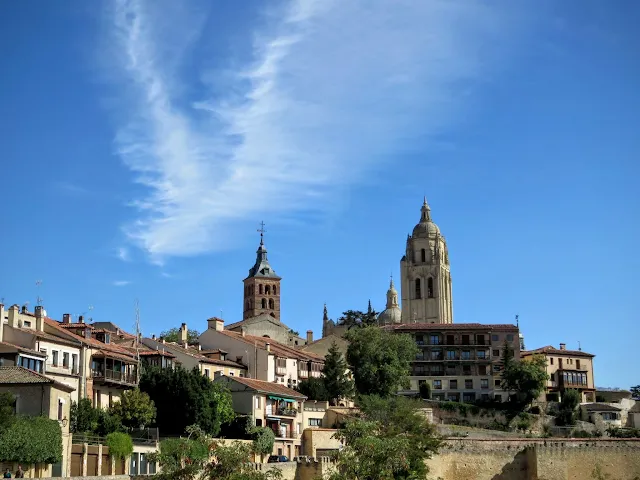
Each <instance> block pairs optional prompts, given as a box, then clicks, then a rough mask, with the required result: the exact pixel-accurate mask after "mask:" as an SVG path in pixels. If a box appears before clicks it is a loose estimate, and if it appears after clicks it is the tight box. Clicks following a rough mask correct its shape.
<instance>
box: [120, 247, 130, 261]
mask: <svg viewBox="0 0 640 480" xmlns="http://www.w3.org/2000/svg"><path fill="white" fill-rule="evenodd" d="M116 256H117V257H118V258H119V259H120V260H122V261H123V262H128V261H129V260H131V254H130V253H129V249H128V248H127V247H119V248H118V249H117V250H116Z"/></svg>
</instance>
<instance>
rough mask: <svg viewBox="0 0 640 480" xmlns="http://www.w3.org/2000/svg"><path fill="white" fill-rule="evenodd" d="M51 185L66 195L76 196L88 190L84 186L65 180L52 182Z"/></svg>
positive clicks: (85, 193)
mask: <svg viewBox="0 0 640 480" xmlns="http://www.w3.org/2000/svg"><path fill="white" fill-rule="evenodd" d="M53 187H54V188H55V189H56V190H58V191H60V192H63V193H66V194H68V195H75V196H78V195H88V194H89V190H87V189H86V188H85V187H83V186H81V185H77V184H75V183H71V182H66V181H58V182H53Z"/></svg>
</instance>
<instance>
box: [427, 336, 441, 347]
mask: <svg viewBox="0 0 640 480" xmlns="http://www.w3.org/2000/svg"><path fill="white" fill-rule="evenodd" d="M429 342H430V343H431V345H440V337H439V336H438V335H430V336H429Z"/></svg>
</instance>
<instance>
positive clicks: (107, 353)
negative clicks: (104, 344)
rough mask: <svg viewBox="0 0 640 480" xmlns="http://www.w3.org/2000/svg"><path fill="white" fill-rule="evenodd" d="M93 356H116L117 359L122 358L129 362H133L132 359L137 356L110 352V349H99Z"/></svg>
mask: <svg viewBox="0 0 640 480" xmlns="http://www.w3.org/2000/svg"><path fill="white" fill-rule="evenodd" d="M92 356H93V357H107V358H114V359H116V360H122V361H123V362H129V363H131V362H132V361H135V358H132V357H131V356H129V355H121V354H119V353H116V352H110V351H108V350H98V351H97V352H93V355H92Z"/></svg>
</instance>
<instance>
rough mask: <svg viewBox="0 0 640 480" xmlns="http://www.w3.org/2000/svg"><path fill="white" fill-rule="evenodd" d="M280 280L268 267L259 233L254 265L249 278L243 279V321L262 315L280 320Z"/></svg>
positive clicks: (261, 234)
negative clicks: (258, 244)
mask: <svg viewBox="0 0 640 480" xmlns="http://www.w3.org/2000/svg"><path fill="white" fill-rule="evenodd" d="M280 280H281V278H280V277H279V276H278V275H276V272H275V271H274V270H273V268H271V265H269V260H267V248H266V247H265V246H264V236H263V231H260V246H259V247H258V250H257V252H256V263H255V265H254V266H253V267H251V268H250V269H249V276H248V277H247V278H245V279H244V300H243V301H244V306H243V309H242V311H243V314H242V319H243V320H246V319H247V318H251V317H255V316H257V315H260V314H263V313H266V314H268V315H271V316H272V317H273V318H275V319H276V320H278V321H279V320H280Z"/></svg>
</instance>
